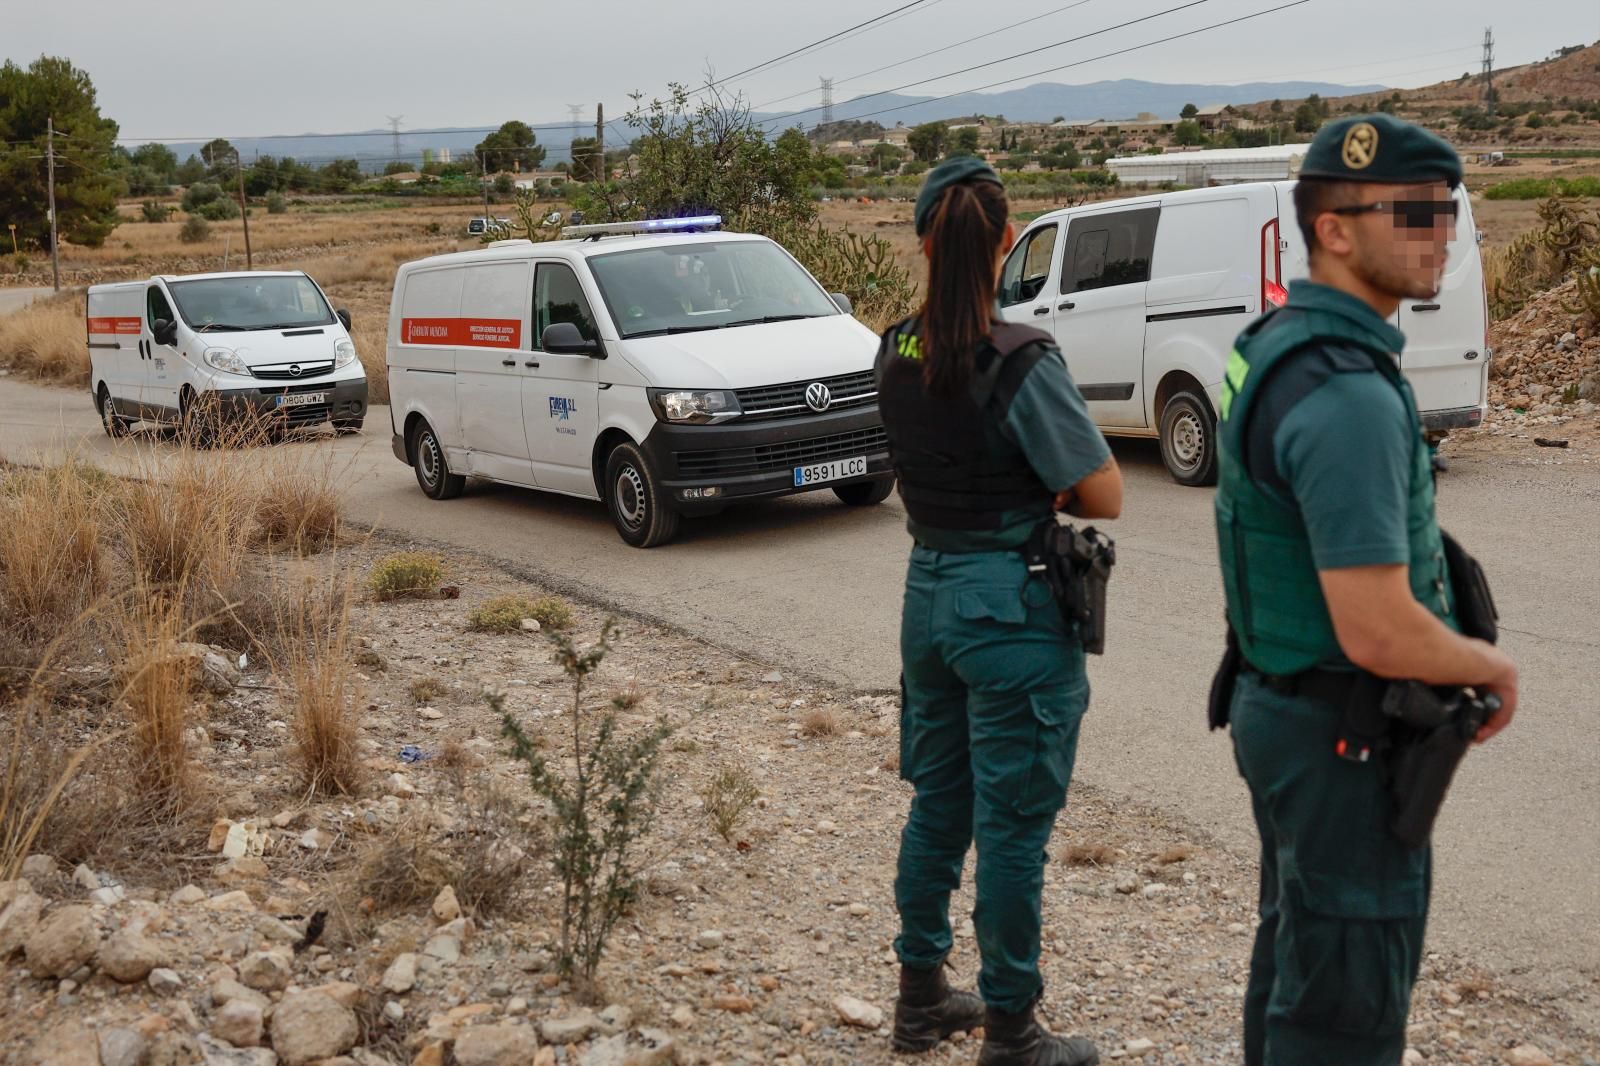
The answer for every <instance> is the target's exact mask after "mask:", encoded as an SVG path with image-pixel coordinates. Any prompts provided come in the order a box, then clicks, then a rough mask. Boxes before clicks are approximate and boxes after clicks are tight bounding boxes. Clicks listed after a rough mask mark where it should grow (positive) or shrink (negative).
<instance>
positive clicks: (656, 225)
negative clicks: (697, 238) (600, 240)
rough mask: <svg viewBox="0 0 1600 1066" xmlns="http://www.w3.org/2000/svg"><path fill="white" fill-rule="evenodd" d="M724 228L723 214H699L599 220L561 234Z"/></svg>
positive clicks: (612, 234) (564, 229)
mask: <svg viewBox="0 0 1600 1066" xmlns="http://www.w3.org/2000/svg"><path fill="white" fill-rule="evenodd" d="M721 228H722V216H721V215H698V216H696V217H694V218H647V219H645V220H643V221H642V222H599V223H595V224H594V225H591V226H564V227H562V230H561V236H562V237H563V238H566V237H577V238H585V237H620V236H622V235H624V234H629V233H699V232H701V231H703V230H713V229H721Z"/></svg>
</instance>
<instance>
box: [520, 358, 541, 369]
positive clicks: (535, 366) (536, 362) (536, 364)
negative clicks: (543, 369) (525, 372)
mask: <svg viewBox="0 0 1600 1066" xmlns="http://www.w3.org/2000/svg"><path fill="white" fill-rule="evenodd" d="M522 365H523V366H525V367H529V368H531V369H533V370H538V369H539V360H537V359H529V360H528V361H527V362H526V363H523V364H522Z"/></svg>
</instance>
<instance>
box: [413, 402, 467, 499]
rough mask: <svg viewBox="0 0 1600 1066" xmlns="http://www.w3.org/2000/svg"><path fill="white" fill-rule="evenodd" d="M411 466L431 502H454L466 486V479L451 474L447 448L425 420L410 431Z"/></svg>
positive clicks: (418, 482)
mask: <svg viewBox="0 0 1600 1066" xmlns="http://www.w3.org/2000/svg"><path fill="white" fill-rule="evenodd" d="M411 467H412V469H413V470H415V471H416V473H417V484H418V485H419V486H421V488H422V491H423V494H424V495H426V496H427V497H428V498H430V499H434V500H453V499H455V498H456V497H457V496H459V495H461V493H462V491H463V490H464V489H465V488H466V487H467V479H466V478H464V477H462V476H461V475H460V474H452V473H451V472H450V463H449V462H448V461H447V460H446V459H445V457H444V446H443V445H442V444H440V443H439V436H438V434H436V433H435V432H434V431H433V427H432V426H430V425H428V423H427V421H426V420H424V421H421V422H418V423H417V427H416V429H414V430H412V431H411Z"/></svg>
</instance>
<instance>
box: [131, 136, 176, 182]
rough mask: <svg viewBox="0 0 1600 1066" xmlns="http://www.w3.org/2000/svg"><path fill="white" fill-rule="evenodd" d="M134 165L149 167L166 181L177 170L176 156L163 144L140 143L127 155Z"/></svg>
mask: <svg viewBox="0 0 1600 1066" xmlns="http://www.w3.org/2000/svg"><path fill="white" fill-rule="evenodd" d="M129 158H130V159H131V160H132V161H133V164H134V166H139V167H149V168H150V169H151V170H153V171H155V172H156V173H157V174H159V175H161V177H162V178H163V179H164V180H166V181H171V180H172V176H173V174H175V173H177V170H178V157H177V156H176V155H174V154H173V151H172V149H171V148H168V147H167V146H166V145H164V144H141V145H140V146H139V147H137V148H135V149H134V150H133V153H132V154H131V155H130V156H129Z"/></svg>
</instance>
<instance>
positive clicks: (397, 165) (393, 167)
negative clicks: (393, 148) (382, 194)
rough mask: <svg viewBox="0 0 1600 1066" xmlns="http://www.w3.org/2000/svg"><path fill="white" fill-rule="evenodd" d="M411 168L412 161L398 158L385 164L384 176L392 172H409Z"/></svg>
mask: <svg viewBox="0 0 1600 1066" xmlns="http://www.w3.org/2000/svg"><path fill="white" fill-rule="evenodd" d="M411 169H412V167H411V164H410V163H406V162H403V161H402V160H399V159H396V160H393V161H392V162H388V163H385V164H384V165H383V176H384V177H388V176H389V175H390V174H409V173H411Z"/></svg>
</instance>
